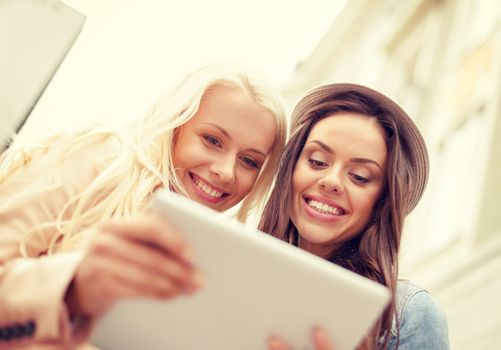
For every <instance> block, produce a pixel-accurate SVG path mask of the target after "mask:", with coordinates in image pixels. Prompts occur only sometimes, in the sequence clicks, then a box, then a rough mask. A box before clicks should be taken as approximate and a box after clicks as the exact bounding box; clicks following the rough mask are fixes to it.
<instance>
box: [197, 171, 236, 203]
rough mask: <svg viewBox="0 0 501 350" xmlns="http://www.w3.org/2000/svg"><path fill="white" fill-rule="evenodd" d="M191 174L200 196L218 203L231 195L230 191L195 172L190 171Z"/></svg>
mask: <svg viewBox="0 0 501 350" xmlns="http://www.w3.org/2000/svg"><path fill="white" fill-rule="evenodd" d="M189 175H190V178H191V180H192V183H193V187H194V188H195V190H197V193H198V194H199V196H200V197H202V198H203V199H205V200H207V201H209V202H212V203H217V202H220V201H221V200H223V199H224V198H225V197H228V196H229V195H230V194H229V193H228V192H224V191H223V190H222V189H220V188H218V187H216V186H214V185H212V184H210V183H208V182H207V181H205V180H203V179H202V178H200V177H199V176H197V175H195V174H193V173H189Z"/></svg>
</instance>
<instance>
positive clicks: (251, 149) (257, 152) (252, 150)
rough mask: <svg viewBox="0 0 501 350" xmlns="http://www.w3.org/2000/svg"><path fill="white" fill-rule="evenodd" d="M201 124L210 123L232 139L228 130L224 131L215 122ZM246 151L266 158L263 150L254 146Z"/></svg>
mask: <svg viewBox="0 0 501 350" xmlns="http://www.w3.org/2000/svg"><path fill="white" fill-rule="evenodd" d="M203 124H207V125H210V126H212V127H214V128H216V129H218V130H219V131H220V132H221V133H222V134H223V135H224V136H226V137H227V138H228V139H230V140H233V139H232V137H231V135H230V134H229V133H228V131H226V130H225V129H224V128H222V127H221V126H219V125H217V124H216V123H211V122H204V123H203ZM247 151H248V152H252V153H256V154H259V155H261V156H263V157H264V158H266V154H265V153H264V152H263V151H260V150H258V149H256V148H249V149H247Z"/></svg>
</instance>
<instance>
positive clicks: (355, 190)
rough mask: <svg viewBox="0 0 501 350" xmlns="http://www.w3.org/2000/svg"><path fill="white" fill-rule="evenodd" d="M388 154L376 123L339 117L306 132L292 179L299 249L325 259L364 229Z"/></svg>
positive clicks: (352, 116)
mask: <svg viewBox="0 0 501 350" xmlns="http://www.w3.org/2000/svg"><path fill="white" fill-rule="evenodd" d="M386 158H387V149H386V144H385V138H384V131H383V129H382V128H381V126H380V125H379V124H378V123H377V121H376V119H375V118H371V117H367V116H365V115H360V114H355V113H346V112H339V113H337V114H335V115H331V116H329V117H326V118H324V119H322V120H320V121H319V122H318V123H317V124H316V125H315V126H314V127H313V128H312V130H311V132H310V134H309V135H308V138H307V140H306V143H305V146H304V148H303V150H302V152H301V154H300V156H299V159H298V161H297V163H296V166H295V169H294V172H293V175H292V199H291V200H292V203H291V206H290V208H291V209H290V210H291V213H290V215H291V220H292V222H293V223H294V225H295V226H296V228H297V229H298V232H299V235H300V247H301V248H303V249H305V250H307V251H309V252H311V253H314V254H316V255H319V256H322V257H325V256H327V255H328V254H330V253H331V252H332V251H334V250H335V249H336V248H337V247H338V246H339V245H340V244H341V243H342V242H345V241H347V240H349V239H351V238H353V237H354V236H356V235H357V234H358V233H359V232H360V231H361V230H362V229H363V228H364V226H365V225H366V224H367V222H368V220H369V218H370V216H371V213H372V210H373V207H374V204H375V203H376V201H377V199H378V198H379V195H380V193H381V191H382V188H383V187H384V186H383V185H384V181H385V176H386V174H385V169H386Z"/></svg>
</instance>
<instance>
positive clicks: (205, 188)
mask: <svg viewBox="0 0 501 350" xmlns="http://www.w3.org/2000/svg"><path fill="white" fill-rule="evenodd" d="M195 184H196V185H197V187H198V188H199V189H201V190H202V191H203V192H204V193H206V194H208V195H209V196H211V197H214V198H221V196H222V195H223V192H219V191H216V190H215V189H213V188H212V187H210V186H209V185H207V184H206V183H203V182H202V181H200V180H199V179H197V178H195Z"/></svg>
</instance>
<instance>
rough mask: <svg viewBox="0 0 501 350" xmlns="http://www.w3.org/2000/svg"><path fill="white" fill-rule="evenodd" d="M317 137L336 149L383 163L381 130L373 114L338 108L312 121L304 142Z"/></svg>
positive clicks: (384, 158) (384, 150)
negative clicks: (330, 113) (314, 121)
mask: <svg viewBox="0 0 501 350" xmlns="http://www.w3.org/2000/svg"><path fill="white" fill-rule="evenodd" d="M313 140H318V141H321V142H323V143H325V144H326V145H327V146H329V147H330V148H332V149H333V150H334V151H335V152H336V153H339V152H344V153H349V154H350V156H353V157H364V158H369V159H373V160H375V161H378V163H380V164H384V163H385V160H386V155H387V149H386V142H385V133H384V130H383V128H382V127H381V125H379V123H378V122H377V120H376V119H375V118H374V117H369V116H366V115H362V114H358V113H350V112H338V113H336V114H333V115H330V116H328V117H325V118H324V119H322V120H320V121H319V122H318V123H316V124H315V125H314V126H313V128H312V129H311V131H310V134H309V135H308V138H307V141H306V142H307V143H309V142H311V141H313Z"/></svg>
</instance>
